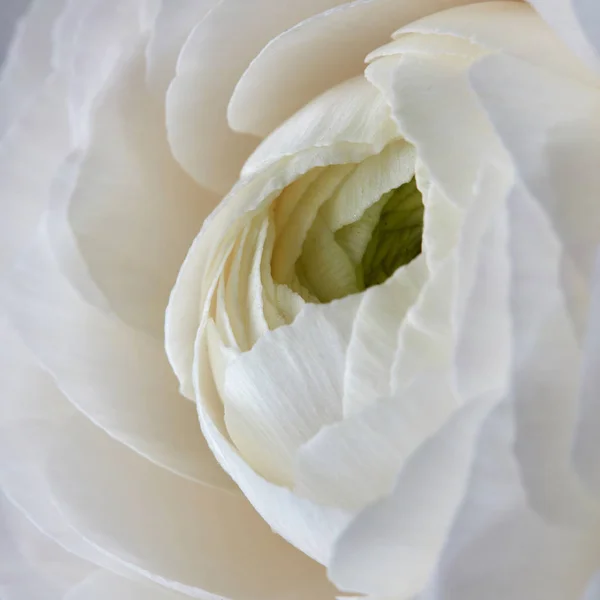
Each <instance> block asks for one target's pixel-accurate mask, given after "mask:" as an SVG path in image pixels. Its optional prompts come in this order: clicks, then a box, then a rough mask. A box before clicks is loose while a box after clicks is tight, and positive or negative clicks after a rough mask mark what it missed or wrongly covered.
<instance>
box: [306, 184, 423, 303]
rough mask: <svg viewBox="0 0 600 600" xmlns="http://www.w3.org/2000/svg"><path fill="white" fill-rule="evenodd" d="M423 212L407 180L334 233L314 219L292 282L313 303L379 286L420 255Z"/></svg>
mask: <svg viewBox="0 0 600 600" xmlns="http://www.w3.org/2000/svg"><path fill="white" fill-rule="evenodd" d="M423 212H424V207H423V199H422V194H421V192H420V191H419V190H418V188H417V184H416V180H415V178H414V177H413V178H412V179H411V180H410V181H409V182H407V183H405V184H403V185H401V186H400V187H398V188H396V189H393V190H391V191H389V192H387V193H386V194H384V195H383V196H382V197H381V198H380V199H379V200H378V201H377V202H375V203H374V204H373V205H372V206H370V207H369V208H368V209H367V210H365V211H364V213H363V214H362V215H361V217H360V218H359V219H358V220H356V221H354V222H353V223H350V224H348V225H346V226H344V227H342V228H340V229H338V230H337V231H333V232H332V231H331V230H330V229H328V227H327V226H326V224H325V222H324V219H322V218H320V216H319V215H317V218H316V219H315V221H314V222H313V224H312V226H311V228H310V229H309V231H308V234H307V236H306V239H305V241H304V244H303V247H302V253H301V255H300V257H299V259H298V261H297V262H296V266H295V272H296V275H297V277H298V281H299V282H300V283H301V284H302V286H304V288H305V289H306V290H308V291H309V292H310V294H311V295H312V296H314V299H313V301H318V302H329V301H331V300H335V299H337V298H343V297H344V296H347V295H349V294H352V293H357V292H361V291H363V290H365V289H366V288H369V287H371V286H373V285H378V284H380V283H383V282H384V281H385V280H386V279H388V278H389V277H391V276H392V275H393V274H394V272H395V271H396V270H397V269H398V268H400V267H402V266H403V265H406V264H408V263H409V262H410V261H411V260H413V259H414V258H416V257H417V256H418V255H419V254H420V253H421V240H422V235H423Z"/></svg>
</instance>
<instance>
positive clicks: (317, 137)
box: [165, 77, 398, 397]
mask: <svg viewBox="0 0 600 600" xmlns="http://www.w3.org/2000/svg"><path fill="white" fill-rule="evenodd" d="M397 137H398V130H397V127H396V125H395V123H394V122H393V120H392V119H391V118H390V115H389V107H388V106H387V104H386V102H385V100H383V99H382V98H381V95H380V94H379V93H378V92H377V90H376V89H375V88H374V87H373V86H372V85H371V84H370V83H368V82H367V81H366V80H365V79H364V78H361V77H359V78H356V79H353V80H351V81H349V82H346V83H345V84H342V85H341V86H337V87H336V88H333V89H332V90H330V91H329V92H327V93H326V94H324V95H323V96H321V97H319V98H317V99H316V100H315V101H314V102H312V103H311V104H309V105H308V106H307V107H305V109H303V110H302V111H300V112H299V113H297V114H296V115H295V116H294V117H293V118H292V119H291V120H289V121H288V122H287V123H285V124H284V125H283V126H282V127H281V128H280V129H279V130H278V131H277V132H275V133H274V134H273V136H270V137H269V138H268V139H267V140H266V141H265V142H264V144H263V145H262V146H260V147H259V148H258V150H257V151H256V153H255V154H254V155H253V156H252V157H251V158H250V160H249V161H248V162H247V163H246V166H245V179H243V180H241V181H240V182H239V183H238V184H237V185H236V187H235V188H234V189H233V190H232V191H231V193H230V194H229V195H228V196H227V197H226V198H225V199H224V200H223V201H222V202H221V203H220V204H219V206H218V207H217V208H216V209H215V210H214V211H213V213H211V215H209V217H208V218H207V219H206V220H205V221H204V224H203V226H202V229H201V230H200V233H199V234H198V235H197V236H196V239H195V240H194V242H193V244H192V247H191V248H190V250H189V252H188V254H187V256H186V259H185V261H184V263H183V265H182V267H181V270H180V271H179V275H178V277H177V281H176V283H175V286H174V287H173V291H172V293H171V297H170V300H169V305H168V307H167V314H166V324H165V330H166V349H167V354H168V356H169V361H170V362H171V366H172V368H173V370H174V371H175V373H176V375H177V377H178V379H179V381H180V384H181V390H182V393H184V394H185V395H186V396H187V397H193V395H194V391H193V386H192V381H191V378H192V376H191V374H192V372H193V367H192V364H193V360H194V343H195V338H196V331H197V329H198V325H199V324H200V321H201V318H202V315H201V312H202V308H201V307H200V302H201V300H202V298H203V293H204V294H205V295H206V296H205V297H207V296H208V295H210V294H212V293H213V292H212V290H213V288H214V286H215V285H216V283H215V281H216V279H215V278H217V277H218V273H220V272H221V271H222V269H223V268H224V260H225V259H224V258H223V255H225V256H227V253H228V252H225V250H224V248H230V247H232V245H233V243H234V241H233V240H234V239H235V236H236V235H237V233H238V232H239V230H240V227H241V226H243V223H244V219H243V217H244V215H248V214H249V213H250V212H251V211H253V210H254V209H256V208H258V207H259V206H261V204H263V203H264V202H265V201H268V200H272V199H274V198H275V197H276V196H277V195H278V194H279V193H280V192H281V190H282V189H284V188H285V187H286V186H287V185H289V184H291V183H292V182H294V181H296V180H297V179H298V178H299V177H300V176H301V175H304V174H305V173H307V172H308V171H309V170H311V169H312V168H314V167H322V166H328V165H332V164H343V163H356V162H360V161H362V160H364V159H366V158H367V157H369V156H372V155H374V154H378V153H379V152H381V151H382V149H383V148H384V147H385V146H386V145H387V144H388V143H389V142H390V141H392V140H393V139H395V138H397ZM240 223H241V224H242V225H240ZM215 257H218V258H215ZM215 273H217V275H215Z"/></svg>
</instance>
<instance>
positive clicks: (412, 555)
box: [329, 399, 491, 598]
mask: <svg viewBox="0 0 600 600" xmlns="http://www.w3.org/2000/svg"><path fill="white" fill-rule="evenodd" d="M490 406H491V403H490V401H489V400H486V399H478V400H476V401H473V402H472V403H470V404H469V405H467V406H466V407H464V408H463V409H461V410H459V411H457V412H456V413H455V414H454V415H453V416H452V417H451V418H450V419H449V421H448V422H447V423H446V425H445V426H444V427H442V428H441V430H440V431H439V432H437V434H436V435H434V436H432V437H431V438H430V439H429V440H428V441H426V442H425V443H423V444H421V445H420V446H419V447H418V448H417V449H416V450H415V452H414V453H413V454H412V455H411V456H410V458H409V460H408V461H407V462H406V464H405V465H404V467H403V469H402V470H401V471H400V473H399V475H398V479H397V483H396V487H395V488H394V491H393V493H392V494H391V495H390V496H389V497H388V498H385V499H384V500H380V501H379V502H377V503H375V504H373V505H371V506H369V507H368V508H366V509H365V510H364V511H363V512H361V513H359V515H358V516H357V517H356V519H355V520H354V521H352V523H351V524H350V526H349V527H348V528H347V529H346V530H345V531H344V533H343V534H342V535H341V536H340V538H339V539H338V541H337V543H336V546H335V550H334V555H333V559H332V561H331V564H330V566H329V576H330V578H331V580H332V581H333V582H334V583H335V584H336V585H337V586H338V587H339V588H340V589H342V590H346V591H359V592H362V593H372V594H376V595H377V594H379V595H383V596H387V595H389V596H394V597H396V596H397V597H398V598H410V597H411V596H412V595H413V594H416V593H418V592H419V591H421V590H422V589H423V587H424V586H425V584H426V582H427V580H428V579H429V577H430V575H431V573H432V570H433V568H434V566H435V564H436V561H437V558H438V555H439V552H440V550H441V548H442V546H443V543H444V541H445V538H446V535H447V532H448V530H449V528H450V526H451V524H452V519H453V518H454V514H455V511H456V510H457V509H458V507H459V505H460V502H461V499H462V495H463V493H464V490H465V487H466V485H467V481H468V476H469V470H470V466H471V461H472V460H473V457H474V452H475V449H476V444H475V441H476V440H477V436H478V433H479V428H480V427H481V423H482V421H483V420H484V418H485V416H486V415H487V414H488V413H489V410H490Z"/></svg>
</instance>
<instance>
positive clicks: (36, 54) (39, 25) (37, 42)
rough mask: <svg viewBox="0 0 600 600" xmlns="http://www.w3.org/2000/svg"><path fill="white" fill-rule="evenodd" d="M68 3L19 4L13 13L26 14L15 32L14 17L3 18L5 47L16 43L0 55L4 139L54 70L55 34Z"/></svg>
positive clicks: (48, 0)
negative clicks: (8, 43) (53, 33)
mask: <svg viewBox="0 0 600 600" xmlns="http://www.w3.org/2000/svg"><path fill="white" fill-rule="evenodd" d="M66 1H67V0H37V1H34V2H31V3H29V6H27V4H26V3H24V2H20V1H16V2H14V3H12V4H13V5H14V6H13V8H12V9H10V12H12V13H15V16H18V15H17V13H18V12H19V9H20V10H21V11H23V10H24V9H25V8H27V11H26V12H24V14H23V16H22V18H21V20H20V21H19V22H18V23H17V26H16V27H15V30H14V31H11V29H10V27H11V26H12V25H14V22H13V20H12V19H11V18H10V15H6V16H4V15H3V23H2V25H3V27H4V28H6V29H5V30H4V31H3V33H2V34H1V35H2V38H3V40H2V41H3V44H4V43H7V42H8V41H11V38H12V41H11V43H10V46H9V48H8V50H7V52H6V56H5V57H4V53H2V54H1V55H0V56H1V58H0V64H2V73H1V75H0V139H1V138H2V137H4V134H5V133H6V131H7V130H8V128H9V127H10V126H11V125H12V124H13V123H14V122H15V121H16V120H17V119H18V118H19V116H20V115H21V114H22V112H23V111H24V110H26V109H28V108H30V106H29V105H30V103H31V102H32V101H33V99H34V98H35V96H36V95H37V94H38V93H39V92H40V90H41V88H42V86H43V85H44V83H45V81H46V79H47V77H48V76H49V75H50V73H51V71H52V67H51V58H52V32H53V25H54V24H55V22H56V19H57V18H58V16H59V15H60V13H61V11H62V10H63V9H64V6H65V4H66Z"/></svg>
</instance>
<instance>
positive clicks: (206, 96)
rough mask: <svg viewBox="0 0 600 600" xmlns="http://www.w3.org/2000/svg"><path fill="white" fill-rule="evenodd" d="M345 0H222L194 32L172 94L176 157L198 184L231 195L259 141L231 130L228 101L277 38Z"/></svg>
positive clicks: (169, 101)
mask: <svg viewBox="0 0 600 600" xmlns="http://www.w3.org/2000/svg"><path fill="white" fill-rule="evenodd" d="M343 1H344V0H305V1H303V2H297V3H288V4H286V5H285V6H282V5H281V3H280V2H278V0H258V1H256V2H251V3H250V2H247V1H246V0H224V1H223V2H219V3H218V4H217V5H215V7H214V8H213V9H212V10H211V11H210V12H209V13H208V14H207V15H206V16H205V18H204V19H203V20H202V21H201V22H200V23H199V24H198V25H197V26H196V27H195V28H194V30H193V32H192V34H191V35H190V37H189V38H188V40H187V42H186V44H185V45H184V47H183V50H182V52H181V55H180V56H179V61H178V64H177V76H176V78H175V79H174V81H173V82H172V84H171V86H170V88H169V93H168V97H167V123H168V129H169V140H170V142H171V146H172V148H173V154H174V155H175V157H176V158H177V160H178V161H179V162H180V163H181V165H182V166H183V168H184V169H185V170H186V171H188V173H190V174H191V175H192V176H193V177H194V178H195V179H196V180H197V181H198V182H199V183H200V184H202V185H205V186H206V187H207V188H209V189H212V190H214V191H217V192H220V193H226V192H227V191H228V190H229V188H230V187H231V186H232V185H233V184H234V183H235V181H236V180H237V179H238V176H239V172H240V169H241V167H242V164H243V163H244V161H245V159H246V158H247V156H248V155H249V154H250V152H252V150H253V149H254V148H255V147H256V144H257V143H258V138H256V137H254V136H247V135H240V134H236V133H233V132H232V131H231V130H230V129H229V126H228V124H227V114H226V112H227V103H228V102H229V98H230V96H231V93H232V91H233V89H234V87H235V84H236V83H237V81H238V79H239V77H240V76H241V75H242V73H243V72H244V70H245V69H246V67H247V66H248V64H249V63H250V62H251V60H252V59H253V58H254V57H255V56H256V55H257V54H258V53H259V52H260V50H261V48H262V47H263V46H264V45H265V44H266V43H267V42H268V41H269V40H271V39H272V38H273V37H275V36H276V35H278V34H279V33H281V32H282V31H284V30H285V29H287V28H289V27H291V26H293V25H294V24H295V23H297V22H298V21H301V20H302V19H305V18H307V17H309V16H310V15H312V14H315V13H318V12H320V11H322V10H326V9H327V8H330V7H332V6H335V5H337V4H342V3H343Z"/></svg>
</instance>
